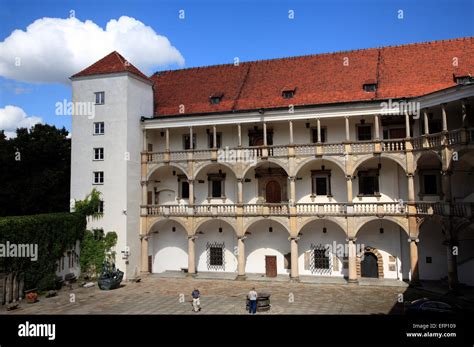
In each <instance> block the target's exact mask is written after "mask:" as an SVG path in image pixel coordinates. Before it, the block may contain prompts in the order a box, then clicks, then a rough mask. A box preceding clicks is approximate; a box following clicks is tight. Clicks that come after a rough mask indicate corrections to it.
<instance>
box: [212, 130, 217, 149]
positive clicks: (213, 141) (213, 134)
mask: <svg viewBox="0 0 474 347" xmlns="http://www.w3.org/2000/svg"><path fill="white" fill-rule="evenodd" d="M212 148H217V131H216V126H215V125H213V126H212Z"/></svg>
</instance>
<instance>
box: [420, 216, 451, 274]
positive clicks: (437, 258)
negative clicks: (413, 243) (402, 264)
mask: <svg viewBox="0 0 474 347" xmlns="http://www.w3.org/2000/svg"><path fill="white" fill-rule="evenodd" d="M418 238H419V240H420V242H419V244H418V259H419V260H418V268H419V273H420V279H422V280H439V279H441V278H443V277H446V276H448V264H447V248H446V246H444V245H443V241H444V235H443V234H442V233H441V226H440V225H439V224H438V223H436V222H434V221H430V220H427V221H425V222H424V223H423V224H422V225H421V228H420V234H419V236H418ZM426 257H431V259H432V263H431V264H428V263H427V262H426Z"/></svg>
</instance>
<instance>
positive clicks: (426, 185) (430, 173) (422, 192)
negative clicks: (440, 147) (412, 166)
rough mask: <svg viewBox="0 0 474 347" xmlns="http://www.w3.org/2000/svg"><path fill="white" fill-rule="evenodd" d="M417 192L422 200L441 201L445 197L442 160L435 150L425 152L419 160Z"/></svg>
mask: <svg viewBox="0 0 474 347" xmlns="http://www.w3.org/2000/svg"><path fill="white" fill-rule="evenodd" d="M415 193H416V194H417V197H418V199H419V200H420V201H439V200H440V199H442V198H443V191H442V182H441V161H440V159H439V157H438V155H436V154H435V153H433V152H428V153H426V154H423V155H421V157H420V158H418V160H417V163H416V176H415Z"/></svg>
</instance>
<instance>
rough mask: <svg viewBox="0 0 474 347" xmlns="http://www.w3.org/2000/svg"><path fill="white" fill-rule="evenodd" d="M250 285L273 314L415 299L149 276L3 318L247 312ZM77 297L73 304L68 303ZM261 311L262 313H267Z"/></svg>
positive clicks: (390, 307) (389, 305)
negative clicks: (196, 307) (196, 304)
mask: <svg viewBox="0 0 474 347" xmlns="http://www.w3.org/2000/svg"><path fill="white" fill-rule="evenodd" d="M252 286H255V287H256V289H257V291H260V292H267V293H270V294H271V305H272V308H271V310H270V311H269V312H268V313H270V314H271V313H273V314H390V313H391V314H396V313H401V311H400V305H397V299H398V298H399V294H401V293H405V296H406V299H407V300H409V299H413V297H419V296H420V294H419V293H415V292H413V291H412V292H410V293H408V292H407V288H405V287H402V286H393V285H381V286H375V285H348V284H327V283H321V284H315V283H311V284H308V283H293V282H288V281H274V282H264V281H262V280H255V279H247V280H246V281H235V280H230V279H202V278H183V277H182V276H167V277H160V276H153V275H151V276H147V277H144V278H142V280H141V282H139V283H134V282H124V283H123V286H122V287H121V288H119V289H116V290H112V291H101V290H99V289H98V287H97V286H95V287H92V288H81V287H79V286H78V285H75V286H74V287H73V289H72V290H69V289H67V288H63V289H62V290H61V291H59V293H58V296H56V297H52V298H45V297H44V296H43V297H40V300H39V302H37V303H35V304H27V303H26V302H25V301H22V302H21V303H20V305H19V309H17V310H15V311H11V312H6V307H5V306H4V307H2V308H0V313H2V314H5V313H7V314H195V315H196V314H245V313H246V311H245V297H246V294H247V293H248V291H249V290H250V289H251V287H252ZM194 287H197V288H199V290H200V291H201V295H202V298H201V305H202V311H201V312H199V313H194V312H192V311H191V296H190V294H191V292H192V290H193V288H194ZM74 296H75V302H70V299H71V298H72V297H74ZM410 297H411V298H410ZM268 313H262V314H268Z"/></svg>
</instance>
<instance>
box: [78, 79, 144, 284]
mask: <svg viewBox="0 0 474 347" xmlns="http://www.w3.org/2000/svg"><path fill="white" fill-rule="evenodd" d="M100 91H103V92H105V104H104V105H94V108H95V117H94V119H89V117H86V116H76V115H73V117H72V142H71V145H72V149H71V198H72V199H80V200H82V199H84V198H85V196H86V195H87V194H89V193H90V192H91V190H92V188H94V187H95V188H96V189H97V190H98V191H100V192H101V193H102V199H103V200H104V216H103V218H101V219H99V220H97V221H92V220H91V221H89V222H88V228H103V229H104V231H105V232H108V231H115V232H116V233H117V235H118V240H117V245H116V252H117V257H116V265H117V267H118V268H120V269H121V270H122V271H124V272H125V277H133V276H134V275H135V274H136V273H137V271H139V259H140V241H139V237H138V234H139V206H140V201H141V195H140V191H141V190H140V189H141V188H140V156H139V153H140V151H141V148H142V147H141V143H142V140H141V136H142V135H141V130H140V122H139V118H140V117H141V116H142V115H146V114H150V113H151V112H152V107H153V101H152V93H151V87H150V86H149V85H146V84H144V83H143V82H139V81H136V80H135V79H134V78H132V77H129V76H128V75H126V74H118V75H106V76H104V75H102V76H95V77H89V78H85V79H79V80H73V81H72V100H73V102H91V103H95V94H94V92H100ZM99 121H103V122H104V123H105V134H104V135H93V123H94V122H99ZM95 147H103V148H104V160H103V161H93V160H92V159H93V148H95ZM126 153H128V157H127V154H126ZM127 159H129V160H127ZM93 171H104V184H103V185H93ZM126 246H128V247H130V251H131V252H130V257H129V258H128V260H127V259H124V258H123V257H122V253H121V251H122V250H124V249H125V247H126ZM127 261H128V264H127V263H126V262H127Z"/></svg>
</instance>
